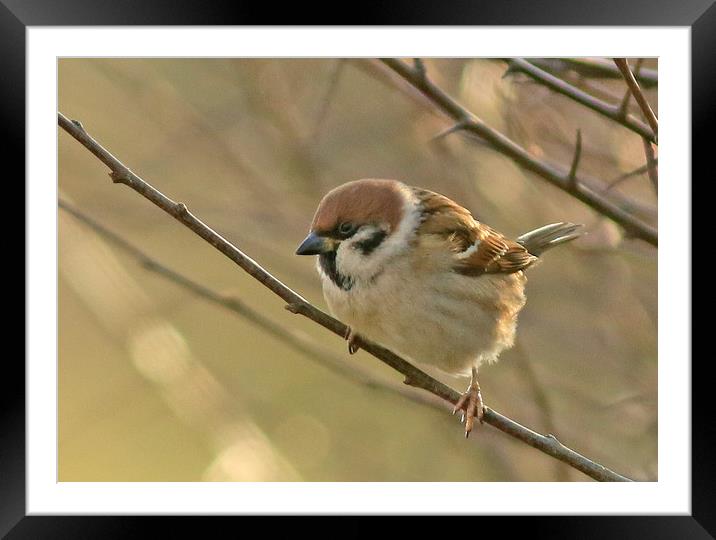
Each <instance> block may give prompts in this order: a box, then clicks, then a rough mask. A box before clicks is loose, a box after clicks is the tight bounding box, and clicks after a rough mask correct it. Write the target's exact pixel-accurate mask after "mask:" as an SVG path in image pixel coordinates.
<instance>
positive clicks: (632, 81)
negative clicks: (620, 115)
mask: <svg viewBox="0 0 716 540" xmlns="http://www.w3.org/2000/svg"><path fill="white" fill-rule="evenodd" d="M614 63H615V64H616V65H617V67H618V68H619V71H621V72H622V76H623V77H624V80H625V81H626V83H627V85H628V86H629V90H631V93H632V94H633V95H634V99H635V100H636V102H637V103H638V104H639V107H640V108H641V112H642V114H643V115H644V118H645V119H646V121H647V122H648V123H649V125H650V126H651V130H652V132H653V134H654V137H653V138H652V137H646V138H647V139H649V140H650V141H651V142H653V143H656V142H657V137H658V135H659V121H658V120H657V119H656V115H655V114H654V111H653V110H651V106H650V105H649V102H648V101H647V100H646V96H644V92H642V91H641V88H640V87H639V83H638V82H637V81H636V78H634V74H633V73H632V72H631V68H630V67H629V64H628V63H627V60H626V58H615V59H614Z"/></svg>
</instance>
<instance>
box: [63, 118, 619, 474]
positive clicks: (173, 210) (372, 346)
mask: <svg viewBox="0 0 716 540" xmlns="http://www.w3.org/2000/svg"><path fill="white" fill-rule="evenodd" d="M58 124H59V126H60V127H61V128H62V129H64V130H65V131H66V132H67V133H69V134H70V135H71V136H72V137H74V138H75V139H76V140H77V141H78V142H79V143H81V144H82V145H83V146H84V147H85V148H87V150H89V151H90V152H91V153H92V154H93V155H95V156H96V157H97V158H98V159H99V160H100V161H102V163H104V164H105V165H106V166H107V167H109V169H110V171H111V172H110V177H111V178H112V180H113V181H114V182H115V183H121V184H124V185H126V186H127V187H130V188H131V189H133V190H134V191H136V192H137V193H139V194H140V195H141V196H143V197H144V198H146V199H148V200H149V201H150V202H152V203H153V204H155V205H156V206H158V207H159V208H160V209H162V210H164V211H165V212H166V213H168V214H169V215H171V216H172V217H174V218H175V219H176V220H177V221H179V222H180V223H182V224H183V225H185V226H186V227H187V228H189V229H190V230H191V231H193V232H194V233H195V234H197V235H198V236H200V237H201V238H203V239H204V240H205V241H207V242H208V243H209V244H211V245H212V246H213V247H214V248H216V249H217V250H219V251H220V252H221V253H223V254H224V255H225V256H227V257H228V258H229V259H231V260H232V261H233V262H234V263H236V264H237V265H238V266H239V267H240V268H242V269H243V270H244V271H245V272H247V273H248V274H249V275H250V276H252V277H253V278H254V279H256V280H257V281H259V282H260V283H261V284H262V285H264V286H265V287H266V288H268V289H269V290H271V291H272V292H273V293H274V294H276V295H277V296H279V297H280V298H281V299H283V300H284V301H285V302H286V303H287V306H286V307H287V309H289V311H291V312H292V313H297V314H301V315H303V316H305V317H307V318H308V319H311V320H312V321H314V322H316V323H317V324H319V325H321V326H323V327H324V328H326V329H327V330H330V331H331V332H333V333H334V334H336V335H338V336H340V337H341V338H343V337H344V336H345V335H346V331H347V327H346V325H344V324H343V323H342V322H340V321H338V320H337V319H334V318H333V317H331V316H330V315H328V314H327V313H324V312H323V311H321V310H320V309H318V308H317V307H315V306H314V305H312V304H311V303H310V302H308V301H307V300H306V299H304V298H303V297H302V296H300V295H299V294H297V293H296V292H294V291H293V290H291V289H290V288H289V287H287V286H286V285H284V284H283V283H282V282H281V281H279V280H278V279H276V278H275V277H274V276H272V275H271V274H270V273H268V272H267V271H266V270H264V269H263V268H262V267H261V266H260V265H259V264H258V263H257V262H255V261H254V260H253V259H251V258H250V257H248V256H247V255H246V254H244V253H243V252H242V251H240V250H239V249H238V248H236V247H235V246H234V245H232V244H231V243H230V242H229V241H227V240H226V239H225V238H223V237H222V236H220V235H219V234H218V233H217V232H216V231H214V230H213V229H211V228H210V227H209V226H207V225H206V224H205V223H203V222H202V221H201V220H199V219H198V218H197V217H196V216H194V214H192V213H191V212H190V211H189V209H188V208H187V207H186V205H185V204H184V203H180V202H175V201H173V200H172V199H170V198H169V197H167V196H166V195H164V194H163V193H161V192H160V191H158V190H157V189H155V188H154V187H153V186H151V185H150V184H148V183H147V182H145V181H144V180H142V179H141V178H140V177H139V176H137V175H136V174H134V173H133V172H132V171H131V170H130V169H129V168H128V167H127V166H126V165H124V164H123V163H122V162H121V161H119V160H118V159H117V158H116V157H114V156H113V155H112V154H111V153H110V152H109V151H107V150H106V149H105V148H104V147H102V146H101V145H100V144H99V143H98V142H97V141H96V140H95V139H93V138H92V137H91V136H90V135H89V134H88V133H87V131H85V129H84V128H83V127H82V124H80V123H79V122H77V121H73V120H69V119H68V118H67V117H66V116H64V115H63V114H62V113H58ZM360 347H361V348H362V349H363V350H365V351H366V352H368V353H369V354H372V355H373V356H375V357H376V358H378V359H379V360H380V361H382V362H383V363H385V364H386V365H388V366H390V367H392V368H393V369H395V370H396V371H398V372H399V373H401V374H402V375H403V376H404V377H405V379H404V382H405V383H406V384H409V385H411V386H414V387H416V388H421V389H423V390H426V391H428V392H430V393H432V394H434V395H436V396H438V397H440V398H442V399H444V400H445V401H448V402H449V403H452V404H455V403H457V401H458V400H459V398H460V394H459V393H458V392H457V391H455V390H454V389H452V388H450V387H449V386H447V385H446V384H443V383H442V382H440V381H438V380H437V379H434V378H433V377H431V376H430V375H428V374H427V373H425V372H424V371H422V370H420V369H418V368H417V367H415V366H414V365H412V364H411V363H410V362H408V361H406V360H404V359H403V358H401V357H400V356H398V355H397V354H395V353H393V352H391V351H389V350H388V349H386V348H384V347H381V346H380V345H378V344H376V343H372V342H370V341H367V340H361V341H360ZM484 420H485V422H486V423H487V424H489V425H491V426H493V427H495V428H497V429H499V430H500V431H502V432H504V433H507V434H508V435H511V436H512V437H515V438H516V439H519V440H521V441H522V442H524V443H526V444H528V445H530V446H532V447H534V448H536V449H538V450H540V451H542V452H544V453H545V454H548V455H550V456H552V457H554V458H556V459H559V460H560V461H563V462H565V463H568V464H569V465H571V466H572V467H574V468H575V469H578V470H580V471H582V472H583V473H585V474H586V475H588V476H590V477H591V478H594V479H595V480H600V481H614V482H628V481H630V480H629V479H628V478H626V477H624V476H622V475H620V474H617V473H615V472H613V471H611V470H609V469H607V468H606V467H604V466H603V465H600V464H598V463H596V462H594V461H592V460H590V459H588V458H586V457H585V456H583V455H581V454H579V453H577V452H575V451H574V450H571V449H570V448H567V447H566V446H564V445H563V444H562V443H560V442H559V441H558V440H557V439H556V438H555V437H554V436H553V435H551V434H550V435H546V436H545V435H541V434H539V433H536V432H534V431H532V430H531V429H528V428H526V427H524V426H522V425H520V424H518V423H517V422H515V421H513V420H511V419H509V418H507V417H506V416H503V415H501V414H500V413H498V412H497V411H494V410H493V409H489V408H488V409H487V410H486V411H485V416H484Z"/></svg>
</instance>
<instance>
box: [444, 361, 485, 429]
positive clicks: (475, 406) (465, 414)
mask: <svg viewBox="0 0 716 540" xmlns="http://www.w3.org/2000/svg"><path fill="white" fill-rule="evenodd" d="M457 411H462V417H461V419H460V423H464V424H465V438H466V439H467V438H468V437H469V436H470V432H471V431H472V428H473V427H474V424H475V418H477V421H478V422H479V423H481V424H482V423H484V417H485V404H484V402H483V401H482V393H481V392H480V385H479V384H478V383H477V378H476V372H474V373H473V379H472V382H470V386H468V387H467V390H466V391H465V393H464V394H462V395H461V396H460V399H458V400H457V403H456V404H455V407H454V408H453V410H452V413H453V414H455V413H456V412H457Z"/></svg>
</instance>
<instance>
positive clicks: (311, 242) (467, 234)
mask: <svg viewBox="0 0 716 540" xmlns="http://www.w3.org/2000/svg"><path fill="white" fill-rule="evenodd" d="M579 227H580V225H575V224H572V223H554V224H552V225H546V226H544V227H541V228H539V229H536V230H534V231H531V232H528V233H526V234H523V235H522V236H520V237H519V238H517V239H516V240H509V239H507V238H505V237H504V236H503V235H501V234H500V233H498V232H497V231H495V230H493V229H491V228H490V227H488V226H487V225H485V224H483V223H480V222H479V221H477V220H476V219H475V218H473V217H472V215H471V214H470V212H469V211H468V210H466V209H465V208H463V207H462V206H460V205H459V204H457V203H455V202H453V201H452V200H450V199H448V198H447V197H444V196H443V195H439V194H438V193H434V192H432V191H428V190H426V189H420V188H416V187H411V186H408V185H405V184H403V183H401V182H398V181H395V180H376V179H366V180H356V181H354V182H348V183H347V184H343V185H342V186H339V187H337V188H335V189H333V190H332V191H330V192H329V193H328V194H326V196H325V197H323V200H321V202H320V204H319V205H318V210H317V211H316V214H315V216H314V218H313V222H312V223H311V228H310V233H309V235H308V237H307V238H306V239H305V240H304V241H303V243H302V244H301V245H300V246H299V248H298V249H297V250H296V254H298V255H318V261H317V268H318V273H319V274H320V277H321V281H322V284H323V294H324V296H325V298H326V302H327V303H328V307H329V308H330V310H331V312H332V313H333V315H335V316H336V317H337V318H339V319H340V320H342V321H343V322H345V323H346V324H347V325H348V326H349V327H350V331H349V333H348V335H347V336H346V339H348V341H349V351H350V352H351V353H353V352H355V351H356V350H357V344H358V342H359V339H360V337H363V338H367V339H369V340H371V341H375V342H377V343H380V344H381V345H384V346H386V347H388V348H389V349H391V350H393V351H395V352H396V353H398V354H400V355H403V356H405V357H406V358H409V359H411V360H414V361H417V362H422V363H426V364H430V365H433V366H436V367H437V368H439V369H440V370H442V371H445V372H448V373H451V374H455V375H459V374H471V376H472V379H471V382H470V386H469V387H468V389H467V391H466V392H465V393H464V394H463V395H462V397H461V399H460V401H459V402H458V403H457V405H456V406H455V409H454V410H453V414H454V413H455V412H456V411H458V410H462V411H464V412H463V419H465V436H466V437H467V436H468V435H469V434H470V431H471V430H472V427H473V422H474V417H477V419H478V421H480V422H482V417H483V414H484V405H483V401H482V396H481V393H480V385H479V384H478V382H477V368H478V367H479V365H480V364H481V363H482V362H494V361H495V360H497V357H498V355H499V354H500V352H501V351H503V350H504V349H506V348H509V347H511V346H512V344H513V340H514V335H515V328H516V325H517V314H518V313H519V312H520V310H521V309H522V307H523V306H524V305H525V295H524V288H525V282H526V278H525V275H524V270H525V269H526V268H528V267H529V266H532V265H533V264H534V263H535V262H537V260H538V257H539V256H540V255H541V254H542V252H544V251H545V250H547V249H548V248H551V247H553V246H556V245H558V244H562V243H564V242H568V241H569V240H573V239H574V238H577V237H578V236H579V235H580V232H578V231H577V229H578V228H579Z"/></svg>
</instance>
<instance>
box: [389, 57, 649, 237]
mask: <svg viewBox="0 0 716 540" xmlns="http://www.w3.org/2000/svg"><path fill="white" fill-rule="evenodd" d="M381 61H382V62H383V63H384V64H385V65H386V66H388V67H389V68H390V69H392V70H393V71H394V72H395V73H397V74H398V75H400V76H401V77H402V78H403V79H405V80H406V81H407V82H408V83H409V84H410V85H411V86H412V87H415V88H417V89H418V90H420V91H421V92H422V93H423V95H425V96H426V97H427V98H428V99H429V100H430V101H431V102H432V103H433V105H435V106H436V107H438V108H439V109H440V110H442V111H443V112H444V113H445V114H446V115H448V116H449V117H450V118H452V119H453V120H454V121H455V122H459V123H462V124H463V125H464V128H463V131H468V132H470V133H473V134H475V135H477V136H479V137H481V138H482V139H484V140H485V141H487V142H488V143H489V144H490V145H491V146H492V147H493V148H494V149H495V150H497V151H498V152H500V153H502V154H505V155H506V156H508V157H510V158H512V159H513V160H515V161H516V162H517V163H518V164H519V165H521V166H522V167H524V168H525V169H527V170H529V171H532V172H534V173H536V174H537V175H539V176H541V177H542V178H544V179H545V180H547V181H548V182H549V183H551V184H552V185H554V186H557V187H558V188H560V189H562V190H564V191H566V192H567V193H569V194H570V195H572V196H573V197H575V198H577V199H579V200H580V201H582V202H583V203H585V204H587V205H588V206H590V207H592V208H593V209H594V210H596V211H597V212H599V213H600V214H603V215H604V216H606V217H608V218H610V219H611V220H613V221H615V222H616V223H618V224H619V225H621V226H622V227H624V229H625V230H626V231H627V232H628V233H629V234H630V235H631V236H633V237H635V238H640V239H642V240H644V241H646V242H648V243H650V244H651V245H653V246H657V245H658V242H659V240H658V233H657V231H656V229H655V228H654V227H652V226H651V225H649V224H647V223H645V222H643V221H641V220H640V219H638V218H637V217H635V216H633V215H632V214H631V213H629V212H627V211H625V210H624V209H623V208H621V207H620V206H618V205H616V204H615V203H613V202H612V201H610V200H608V199H606V198H605V197H603V196H602V195H601V194H599V193H598V192H597V191H596V190H595V189H594V188H593V187H592V185H595V183H596V182H595V181H594V180H591V181H590V180H588V179H586V178H583V177H575V181H571V180H570V178H569V171H567V170H564V169H561V168H558V167H556V166H554V165H550V164H548V163H546V162H544V161H540V160H538V159H537V158H535V157H534V156H532V154H530V153H529V152H528V151H527V150H526V149H524V148H523V147H521V146H519V145H518V144H517V143H515V142H514V141H512V140H511V139H509V138H508V137H507V136H506V135H504V134H502V133H500V132H499V131H497V130H495V129H493V128H491V127H490V126H488V125H487V124H485V123H484V122H483V121H482V120H480V119H479V118H477V117H476V116H474V115H473V114H471V113H470V112H469V111H468V110H467V109H465V108H464V107H463V106H462V105H460V104H459V103H458V102H457V101H455V99H453V98H452V97H451V96H450V95H448V94H447V93H446V92H444V91H443V90H442V89H441V88H440V87H438V86H437V85H435V84H434V83H432V82H431V81H430V79H429V77H424V78H423V77H421V76H420V74H419V73H417V72H416V71H415V70H414V69H413V68H411V67H410V66H408V65H406V64H405V63H403V62H401V61H400V60H396V59H392V58H384V59H381Z"/></svg>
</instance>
